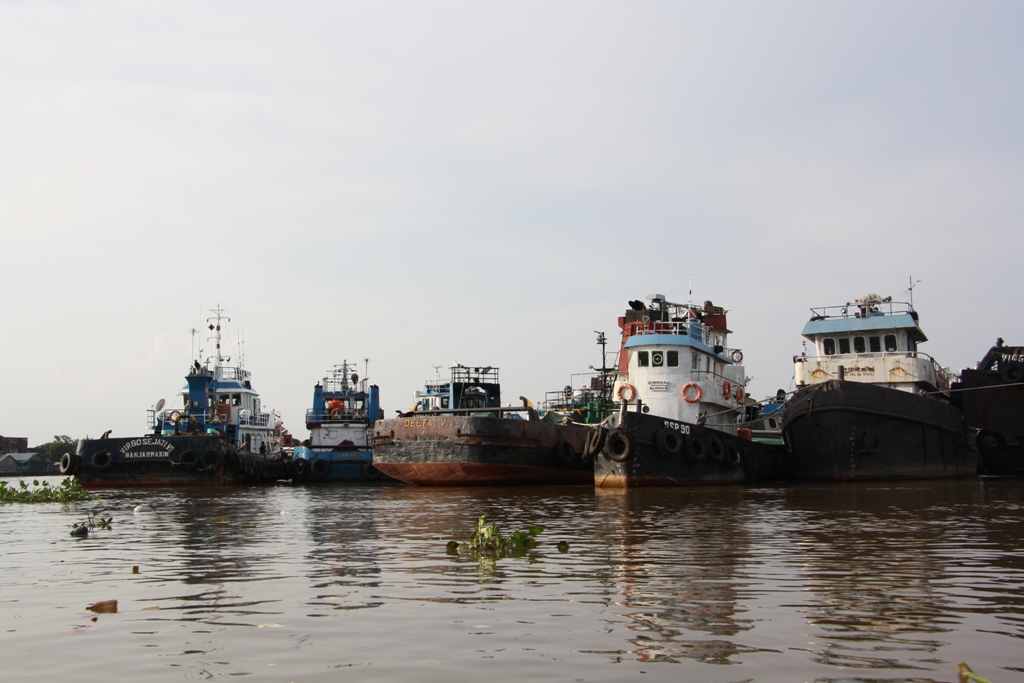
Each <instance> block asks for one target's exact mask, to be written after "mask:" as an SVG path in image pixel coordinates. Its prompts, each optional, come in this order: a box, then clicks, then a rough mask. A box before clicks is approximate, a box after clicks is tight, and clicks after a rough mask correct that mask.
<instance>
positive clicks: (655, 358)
mask: <svg viewBox="0 0 1024 683" xmlns="http://www.w3.org/2000/svg"><path fill="white" fill-rule="evenodd" d="M664 364H665V354H664V353H662V352H661V351H653V352H651V365H653V366H654V367H656V368H660V367H661V366H663V365H664Z"/></svg>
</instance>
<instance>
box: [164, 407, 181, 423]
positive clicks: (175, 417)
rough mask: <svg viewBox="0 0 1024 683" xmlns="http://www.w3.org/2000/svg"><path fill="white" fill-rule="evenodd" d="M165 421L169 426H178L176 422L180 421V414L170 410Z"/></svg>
mask: <svg viewBox="0 0 1024 683" xmlns="http://www.w3.org/2000/svg"><path fill="white" fill-rule="evenodd" d="M167 419H168V420H169V421H170V422H171V424H178V420H180V419H181V413H180V412H179V411H177V410H172V411H171V412H170V413H168V414H167Z"/></svg>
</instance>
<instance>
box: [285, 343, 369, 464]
mask: <svg viewBox="0 0 1024 683" xmlns="http://www.w3.org/2000/svg"><path fill="white" fill-rule="evenodd" d="M354 370H355V366H354V365H351V364H349V363H348V361H344V362H342V364H341V365H336V366H335V367H334V369H333V370H332V371H331V372H330V374H328V375H327V376H326V377H324V379H323V382H322V383H317V384H316V385H315V386H314V387H313V406H312V408H310V409H309V410H308V411H306V428H307V429H309V439H307V440H306V441H304V442H303V443H302V445H300V446H298V447H296V448H295V451H294V452H293V454H292V475H293V478H294V479H297V480H300V481H308V480H317V479H322V480H335V481H342V480H349V481H361V480H376V479H379V478H381V474H380V473H379V472H378V471H377V470H376V469H375V468H374V467H373V455H372V452H371V449H370V433H371V430H372V429H373V425H374V423H375V422H376V421H377V420H378V419H380V418H382V417H383V413H382V411H381V408H380V390H379V389H378V388H377V386H376V385H371V384H369V382H368V381H367V380H366V379H362V380H360V378H359V375H358V374H356V373H355V372H354Z"/></svg>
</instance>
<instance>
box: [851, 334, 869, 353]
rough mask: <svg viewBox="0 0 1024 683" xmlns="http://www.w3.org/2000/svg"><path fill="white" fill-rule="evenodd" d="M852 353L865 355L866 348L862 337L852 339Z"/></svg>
mask: <svg viewBox="0 0 1024 683" xmlns="http://www.w3.org/2000/svg"><path fill="white" fill-rule="evenodd" d="M853 352H854V353H867V346H866V345H865V344H864V337H854V338H853Z"/></svg>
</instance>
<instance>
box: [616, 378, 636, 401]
mask: <svg viewBox="0 0 1024 683" xmlns="http://www.w3.org/2000/svg"><path fill="white" fill-rule="evenodd" d="M627 389H628V390H629V398H625V397H624V396H623V394H624V393H626V390H627ZM615 395H616V396H618V397H619V400H620V401H622V402H624V403H631V402H632V401H633V399H634V398H636V388H635V387H634V386H633V385H632V384H629V383H628V382H624V383H623V384H622V386H620V387H619V390H618V391H617V392H615Z"/></svg>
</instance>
